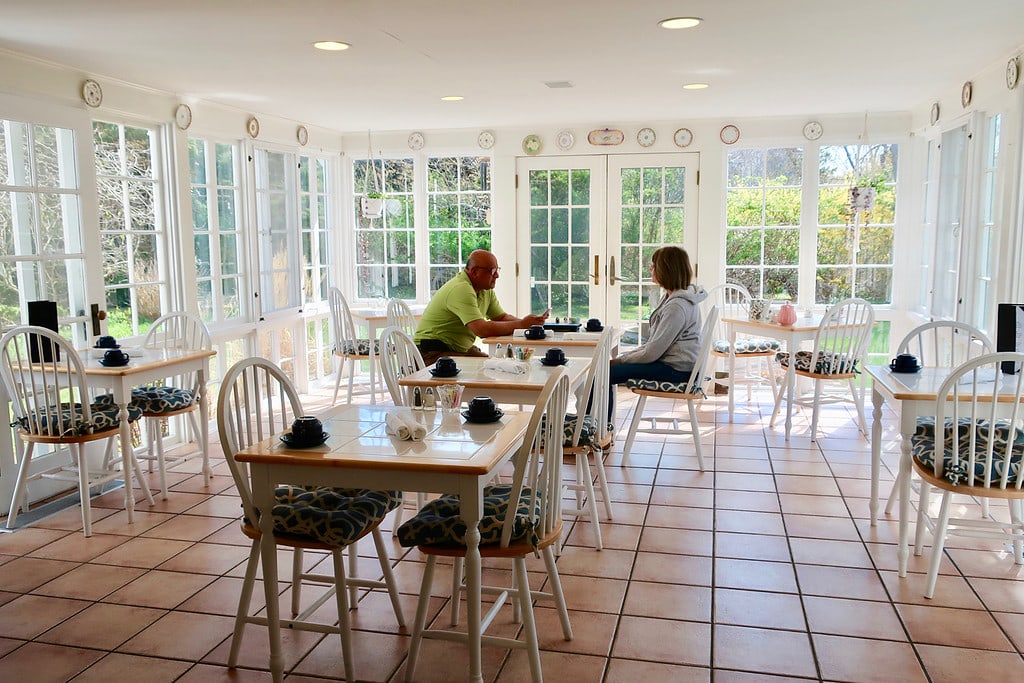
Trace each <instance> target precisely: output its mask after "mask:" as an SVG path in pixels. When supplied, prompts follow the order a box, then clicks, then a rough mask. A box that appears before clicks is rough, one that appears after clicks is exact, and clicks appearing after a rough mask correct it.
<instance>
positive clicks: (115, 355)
mask: <svg viewBox="0 0 1024 683" xmlns="http://www.w3.org/2000/svg"><path fill="white" fill-rule="evenodd" d="M103 364H104V365H113V366H117V365H127V364H128V354H127V353H125V352H124V351H122V350H121V349H107V351H106V353H104V354H103Z"/></svg>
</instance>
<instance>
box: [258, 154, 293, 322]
mask: <svg viewBox="0 0 1024 683" xmlns="http://www.w3.org/2000/svg"><path fill="white" fill-rule="evenodd" d="M255 160H256V229H257V232H258V233H259V241H258V243H259V263H260V297H259V300H260V302H261V303H260V305H261V310H262V312H263V313H270V312H273V311H280V310H284V309H289V308H297V307H298V306H299V301H300V293H299V287H298V286H297V284H296V283H298V281H299V280H298V256H297V254H298V252H299V250H298V243H299V234H298V232H299V231H298V225H297V223H298V221H297V219H296V216H297V212H296V205H297V201H298V200H297V194H296V181H295V170H296V169H295V156H294V155H292V154H285V153H282V152H270V151H267V150H265V149H258V150H256V157H255Z"/></svg>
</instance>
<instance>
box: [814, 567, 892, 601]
mask: <svg viewBox="0 0 1024 683" xmlns="http://www.w3.org/2000/svg"><path fill="white" fill-rule="evenodd" d="M796 575H797V579H798V580H799V582H800V592H801V593H802V594H803V595H822V596H827V597H836V598H856V599H859V600H883V601H884V600H888V599H889V596H888V594H887V593H886V591H885V584H884V583H883V582H882V579H881V578H880V577H879V576H878V573H877V572H876V571H875V570H873V569H856V568H853V567H826V566H823V565H816V564H798V565H796Z"/></svg>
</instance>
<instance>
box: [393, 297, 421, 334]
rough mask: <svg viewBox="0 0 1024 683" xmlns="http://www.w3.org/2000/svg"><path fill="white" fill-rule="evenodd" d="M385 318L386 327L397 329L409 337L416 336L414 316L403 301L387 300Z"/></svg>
mask: <svg viewBox="0 0 1024 683" xmlns="http://www.w3.org/2000/svg"><path fill="white" fill-rule="evenodd" d="M387 316H388V327H397V328H398V329H400V330H401V331H402V332H405V333H406V334H407V335H409V336H410V337H411V336H413V335H415V334H416V316H414V315H413V314H412V309H411V308H409V304H407V303H406V302H405V300H404V299H389V300H388V308H387Z"/></svg>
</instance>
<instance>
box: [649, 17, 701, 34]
mask: <svg viewBox="0 0 1024 683" xmlns="http://www.w3.org/2000/svg"><path fill="white" fill-rule="evenodd" d="M703 22H704V20H703V19H701V18H700V17H672V18H671V19H662V20H661V21H659V22H658V26H660V27H662V28H666V29H668V30H670V31H675V30H677V29H681V28H693V27H694V26H699V25H700V24H702V23H703Z"/></svg>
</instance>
